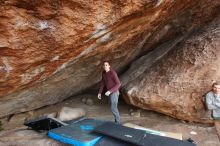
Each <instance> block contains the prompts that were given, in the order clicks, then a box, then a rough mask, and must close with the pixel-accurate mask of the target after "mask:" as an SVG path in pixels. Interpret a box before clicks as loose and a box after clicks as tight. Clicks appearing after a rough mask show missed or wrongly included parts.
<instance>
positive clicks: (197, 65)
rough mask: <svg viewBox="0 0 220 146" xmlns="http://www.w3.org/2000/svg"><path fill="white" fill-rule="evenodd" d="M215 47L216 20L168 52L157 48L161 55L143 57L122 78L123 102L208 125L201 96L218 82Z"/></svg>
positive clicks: (219, 36)
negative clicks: (214, 82)
mask: <svg viewBox="0 0 220 146" xmlns="http://www.w3.org/2000/svg"><path fill="white" fill-rule="evenodd" d="M175 41H176V40H175ZM175 43H176V42H173V44H175ZM171 44H172V43H170V44H168V45H166V47H171V46H172V45H171ZM219 46H220V17H219V18H218V19H215V20H214V21H213V22H212V23H211V24H210V25H208V26H206V27H204V28H202V29H199V30H197V31H196V32H194V33H193V34H192V35H191V36H190V37H189V38H188V39H186V40H185V41H182V42H181V43H179V44H177V45H176V47H174V48H173V49H172V50H171V51H167V50H169V49H160V48H157V49H160V51H161V52H162V53H160V54H163V55H158V54H157V53H158V51H157V50H155V51H156V52H151V54H148V55H147V56H143V57H142V58H140V59H139V60H137V61H136V62H134V63H133V64H132V66H131V67H130V69H129V70H128V71H127V72H126V73H125V74H124V76H123V77H122V81H123V83H124V87H123V95H124V98H125V100H126V101H127V102H128V103H130V104H133V105H135V106H138V107H141V108H144V109H149V110H154V111H157V112H160V113H164V114H167V115H170V116H172V117H175V118H178V119H184V120H187V121H196V122H201V123H209V122H211V121H210V114H208V113H207V111H205V108H204V105H203V103H202V96H203V95H204V94H205V93H207V92H208V91H209V90H210V89H211V85H212V83H213V81H216V80H218V81H219V80H220V48H219ZM164 47H165V46H164ZM164 52H168V53H164ZM149 58H151V59H150V60H149Z"/></svg>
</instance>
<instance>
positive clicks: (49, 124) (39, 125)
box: [24, 116, 67, 131]
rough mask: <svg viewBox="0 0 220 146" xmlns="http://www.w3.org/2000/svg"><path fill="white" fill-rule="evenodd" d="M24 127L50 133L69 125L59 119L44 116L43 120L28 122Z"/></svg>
mask: <svg viewBox="0 0 220 146" xmlns="http://www.w3.org/2000/svg"><path fill="white" fill-rule="evenodd" d="M24 125H25V126H28V127H30V128H32V129H33V130H36V131H41V130H45V131H49V130H51V129H55V128H58V127H62V126H66V125H67V124H66V123H64V122H62V121H60V120H58V119H55V118H52V117H47V116H44V117H41V118H37V119H33V120H29V121H26V122H25V123H24Z"/></svg>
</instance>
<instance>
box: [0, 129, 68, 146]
mask: <svg viewBox="0 0 220 146" xmlns="http://www.w3.org/2000/svg"><path fill="white" fill-rule="evenodd" d="M0 146H67V145H66V144H63V143H60V142H58V141H55V140H53V139H51V138H49V137H47V135H46V133H38V132H36V131H33V130H27V129H15V130H8V131H3V132H1V133H0Z"/></svg>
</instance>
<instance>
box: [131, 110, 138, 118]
mask: <svg viewBox="0 0 220 146" xmlns="http://www.w3.org/2000/svg"><path fill="white" fill-rule="evenodd" d="M130 115H131V116H132V117H137V118H139V117H141V112H140V111H139V110H137V111H133V112H130Z"/></svg>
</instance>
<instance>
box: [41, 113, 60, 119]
mask: <svg viewBox="0 0 220 146" xmlns="http://www.w3.org/2000/svg"><path fill="white" fill-rule="evenodd" d="M43 116H47V117H50V118H56V116H57V113H56V112H54V113H46V114H44V115H43Z"/></svg>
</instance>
